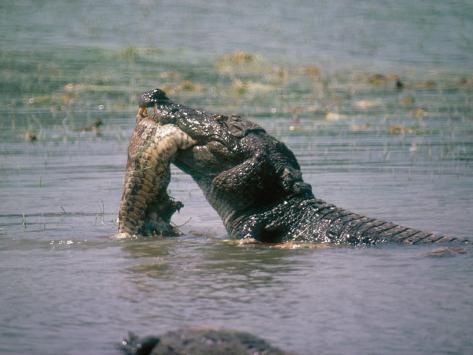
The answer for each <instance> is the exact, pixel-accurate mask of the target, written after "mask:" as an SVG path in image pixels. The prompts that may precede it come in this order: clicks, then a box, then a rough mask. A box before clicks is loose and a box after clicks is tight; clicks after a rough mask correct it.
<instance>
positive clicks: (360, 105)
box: [0, 1, 473, 354]
mask: <svg viewBox="0 0 473 355" xmlns="http://www.w3.org/2000/svg"><path fill="white" fill-rule="evenodd" d="M469 7H471V6H470V5H468V4H467V2H465V3H463V4H462V3H461V2H459V3H458V4H456V6H447V5H444V4H443V3H440V2H439V3H438V4H431V5H429V6H427V5H423V6H420V5H412V4H410V3H408V2H401V3H400V2H392V3H390V4H388V5H386V4H385V5H383V6H382V7H380V5H377V4H376V3H375V2H364V5H363V6H361V5H360V6H357V7H354V6H353V5H350V4H344V2H343V1H340V2H330V3H328V2H323V1H320V2H319V3H318V4H317V6H315V7H314V5H313V2H308V1H307V2H306V1H300V2H299V4H298V6H288V5H285V4H283V3H282V2H281V3H279V2H271V6H263V5H254V4H253V3H251V4H250V3H248V4H247V6H236V5H229V4H227V5H224V4H221V3H220V2H219V3H215V4H210V5H209V4H208V3H204V2H199V1H192V2H191V1H189V2H181V3H171V2H169V3H168V2H162V3H159V4H158V3H154V2H146V1H143V2H139V4H137V5H133V6H131V5H127V4H125V2H123V3H118V5H116V6H113V7H110V6H104V5H97V4H95V3H93V2H90V3H87V2H83V3H81V5H77V4H75V5H74V4H73V3H69V2H35V3H33V2H27V1H17V2H14V3H12V4H2V5H0V9H1V10H2V12H1V16H2V20H1V21H0V29H1V33H2V34H1V35H0V36H1V37H0V40H1V41H2V52H1V53H0V78H1V92H0V105H1V108H0V115H1V116H0V128H1V129H0V270H1V274H2V276H1V278H0V290H1V291H0V309H1V311H0V352H1V353H13V354H23V353H28V352H30V353H39V354H44V353H51V354H58V353H61V354H63V353H67V354H79V353H81V354H82V353H102V354H116V353H117V351H116V349H115V345H116V343H117V342H118V341H119V340H120V339H121V338H122V337H123V336H125V335H126V333H127V331H130V330H131V331H135V332H137V333H139V334H151V333H159V332H165V331H168V330H171V329H175V328H178V327H181V326H190V325H209V326H225V327H230V328H235V329H240V330H246V331H250V332H253V333H255V334H257V335H259V336H262V337H265V338H267V339H268V340H270V341H271V342H273V343H274V344H275V345H278V346H280V347H282V348H284V349H288V350H292V351H294V352H296V353H301V354H311V353H314V352H318V353H322V354H365V353H372V354H377V353H387V354H398V353H412V354H414V353H418V354H432V353H437V354H444V353H447V352H448V353H459V354H460V353H468V352H469V351H470V350H471V347H472V345H473V344H472V341H471V339H472V338H473V334H472V331H471V324H472V322H473V306H472V302H471V294H472V291H473V281H472V280H473V278H472V277H473V256H472V255H473V254H472V253H473V251H472V250H471V249H469V248H466V250H465V251H466V253H464V254H458V255H456V256H454V257H429V256H426V254H428V253H429V252H430V251H432V250H433V249H435V247H434V246H422V247H421V246H416V247H400V246H381V247H375V248H329V249H310V248H298V249H270V248H265V247H258V246H253V245H246V246H237V245H234V244H232V243H228V242H227V241H226V239H227V236H226V233H225V230H224V228H223V226H222V224H221V221H220V220H219V218H218V216H217V215H216V213H215V212H214V211H213V210H212V209H211V208H210V207H209V206H208V204H207V203H206V202H205V200H204V198H203V196H202V193H201V192H200V191H199V190H198V188H197V186H196V185H195V184H194V183H193V182H192V180H191V179H190V178H189V177H188V176H186V175H184V174H183V173H181V172H180V171H178V170H177V169H173V172H172V173H173V180H172V183H171V186H170V190H171V194H172V195H173V196H175V197H176V198H178V199H180V200H181V201H183V202H184V204H185V207H184V209H183V210H182V211H181V213H180V214H179V215H177V216H176V217H175V218H174V223H175V224H177V225H180V226H181V227H180V229H181V231H182V232H183V235H182V236H181V237H179V238H173V239H163V240H132V241H114V240H111V239H109V236H111V235H112V234H113V233H115V231H116V228H117V226H116V223H115V220H116V215H117V210H118V205H119V199H120V194H121V189H122V182H123V176H124V166H125V160H126V148H127V140H128V137H129V135H130V133H131V130H132V129H133V122H134V118H133V117H134V114H135V111H136V101H135V97H136V95H137V94H138V93H140V92H141V91H144V90H147V89H150V88H153V87H155V86H161V87H163V88H165V90H166V91H167V92H168V93H169V94H170V96H172V97H173V98H175V99H176V100H177V101H179V102H183V103H186V104H189V105H192V106H198V107H203V108H206V109H208V110H211V111H215V112H221V113H239V114H242V115H244V116H245V117H248V118H250V119H252V120H255V121H257V122H258V123H259V124H261V125H262V126H264V127H265V128H266V129H267V130H268V131H269V132H270V133H272V134H273V135H275V136H276V137H278V138H279V139H281V140H283V141H284V142H286V143H287V144H288V146H289V147H290V148H291V149H292V150H293V151H294V152H295V153H296V156H297V157H298V159H299V162H300V163H301V165H302V170H303V173H304V178H305V180H306V181H308V182H309V183H311V184H312V186H313V189H314V191H315V194H316V195H317V196H318V197H320V198H323V199H326V200H328V201H330V202H334V203H335V204H337V205H338V206H341V207H344V208H347V209H350V210H353V211H355V212H359V213H363V214H366V215H369V216H373V217H378V218H383V219H388V220H391V221H394V222H397V223H400V224H405V225H408V226H412V227H416V228H421V229H424V230H429V231H435V232H440V233H446V234H451V235H455V236H461V237H466V238H470V239H472V237H473V227H472V223H471V218H472V216H473V178H472V177H473V163H472V162H473V143H472V142H473V116H472V112H473V76H472V75H473V74H472V73H473V67H472V66H471V58H472V54H473V50H472V45H471V41H470V40H469V39H468V38H469V35H468V34H469V33H471V30H472V26H473V24H472V19H471V13H473V12H472V11H468V8H469ZM191 10H192V11H191ZM263 10H264V11H263ZM72 13H73V14H76V16H71V14H72ZM190 14H193V15H190ZM395 29H397V30H396V31H395ZM445 29H448V31H446V30H445ZM203 34H205V38H206V40H205V41H203V40H202V36H203ZM238 50H244V51H245V52H244V53H236V54H235V52H236V51H238ZM232 53H233V54H232ZM397 81H399V82H402V88H399V86H401V85H400V84H396V82H397ZM99 120H100V121H101V122H102V123H103V124H102V125H101V126H99V127H98V128H97V125H96V122H98V121H99Z"/></svg>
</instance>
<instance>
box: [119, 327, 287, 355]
mask: <svg viewBox="0 0 473 355" xmlns="http://www.w3.org/2000/svg"><path fill="white" fill-rule="evenodd" d="M120 349H121V350H122V351H123V352H124V353H125V354H126V355H165V354H173V355H187V354H193V355H208V354H227V355H254V354H265V355H283V354H287V353H286V352H284V351H283V350H281V349H278V348H276V347H274V346H272V345H270V344H269V343H268V342H267V341H265V340H264V339H261V338H258V337H256V336H254V335H252V334H249V333H246V332H238V331H233V330H225V329H208V328H194V329H192V328H191V329H180V330H176V331H171V332H167V333H165V334H162V335H160V336H148V337H144V338H139V337H137V336H136V335H134V334H132V333H131V334H129V337H128V339H125V340H124V341H123V342H122V344H121V346H120Z"/></svg>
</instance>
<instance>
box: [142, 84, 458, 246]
mask: <svg viewBox="0 0 473 355" xmlns="http://www.w3.org/2000/svg"><path fill="white" fill-rule="evenodd" d="M140 106H141V107H142V108H146V107H154V110H155V115H154V119H155V121H157V122H158V121H159V123H160V124H163V125H166V124H173V125H175V126H177V127H179V128H180V129H181V130H182V131H183V132H185V133H186V134H188V135H189V136H190V137H192V138H193V139H194V140H195V141H196V142H197V143H196V144H195V145H194V146H192V147H191V148H189V149H185V150H181V151H179V152H178V153H177V154H176V156H175V157H174V160H173V163H174V164H175V165H176V166H178V167H179V168H180V169H181V170H183V171H184V172H186V173H188V174H190V175H191V176H192V177H193V179H194V180H195V181H196V182H197V184H198V185H199V187H200V188H201V189H202V190H203V192H204V194H205V196H206V198H207V200H208V201H209V203H210V204H211V205H212V206H213V208H214V209H215V210H216V211H217V212H218V214H219V215H220V217H221V218H222V220H223V223H224V225H225V227H226V229H227V231H228V233H229V234H230V236H231V237H233V238H237V239H243V238H254V239H256V240H258V241H262V242H286V241H307V242H322V243H332V244H375V243H381V242H396V243H404V244H418V243H433V242H450V241H455V240H458V239H457V238H454V237H448V236H442V235H435V234H433V233H426V232H422V231H419V230H416V229H411V228H407V227H402V226H398V225H396V224H393V223H389V222H385V221H380V220H377V219H373V218H368V217H364V216H361V215H359V214H356V213H351V212H349V211H346V210H343V209H340V208H338V207H336V206H334V205H332V204H329V203H327V202H325V201H322V200H320V199H317V198H315V196H314V195H313V193H312V190H311V186H310V185H308V184H306V183H305V182H304V181H303V179H302V174H301V171H300V166H299V164H298V162H297V159H296V158H295V156H294V154H293V153H292V152H291V151H290V150H289V149H288V148H287V147H286V145H285V144H284V143H282V142H280V141H278V140H277V139H276V138H274V137H272V136H270V135H268V134H267V133H266V132H265V130H264V129H263V128H261V127H260V126H258V125H256V124H255V123H253V122H251V121H247V120H244V119H242V118H240V117H238V116H224V115H212V114H209V113H206V112H204V111H200V110H194V109H191V108H188V107H186V106H183V105H179V104H175V103H173V102H172V101H171V100H169V98H167V96H166V94H165V93H164V92H163V91H162V90H159V89H155V90H153V91H149V92H147V93H144V94H143V95H142V96H141V101H140ZM141 144H146V142H141Z"/></svg>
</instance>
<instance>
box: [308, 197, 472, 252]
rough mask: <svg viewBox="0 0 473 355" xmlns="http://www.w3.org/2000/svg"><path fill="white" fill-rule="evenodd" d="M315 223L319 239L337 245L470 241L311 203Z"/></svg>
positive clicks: (318, 203)
mask: <svg viewBox="0 0 473 355" xmlns="http://www.w3.org/2000/svg"><path fill="white" fill-rule="evenodd" d="M312 205H313V209H312V214H313V216H312V218H311V219H312V220H313V221H315V223H314V224H313V226H316V227H315V229H316V230H315V234H316V237H317V239H318V240H322V241H325V242H330V243H335V244H347V243H348V244H353V245H356V244H379V243H400V244H431V243H444V242H460V243H467V242H468V240H465V239H461V238H456V237H451V236H446V235H441V234H435V233H430V232H423V231H421V230H418V229H413V228H408V227H403V226H400V225H397V224H395V223H391V222H386V221H382V220H378V219H374V218H368V217H365V216H362V215H359V214H356V213H352V212H349V211H347V210H344V209H341V208H338V207H336V206H334V205H332V204H329V203H327V202H325V201H322V200H318V199H316V200H315V201H313V202H312Z"/></svg>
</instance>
